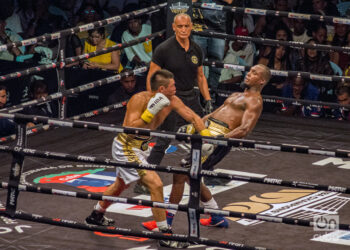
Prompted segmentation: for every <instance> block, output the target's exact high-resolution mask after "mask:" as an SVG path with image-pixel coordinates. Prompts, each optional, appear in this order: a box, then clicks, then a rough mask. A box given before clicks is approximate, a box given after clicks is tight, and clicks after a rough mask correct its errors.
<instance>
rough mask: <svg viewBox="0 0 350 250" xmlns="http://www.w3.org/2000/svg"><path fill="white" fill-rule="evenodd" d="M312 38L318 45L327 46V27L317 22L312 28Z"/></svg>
mask: <svg viewBox="0 0 350 250" xmlns="http://www.w3.org/2000/svg"><path fill="white" fill-rule="evenodd" d="M312 38H313V39H314V40H315V42H316V43H318V44H327V27H326V25H325V24H324V23H321V22H318V23H317V24H316V25H315V26H313V29H312Z"/></svg>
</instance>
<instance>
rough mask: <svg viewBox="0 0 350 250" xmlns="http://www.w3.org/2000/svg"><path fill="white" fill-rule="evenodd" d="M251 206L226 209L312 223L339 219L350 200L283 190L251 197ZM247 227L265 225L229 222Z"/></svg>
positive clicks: (322, 193)
mask: <svg viewBox="0 0 350 250" xmlns="http://www.w3.org/2000/svg"><path fill="white" fill-rule="evenodd" d="M249 200H250V201H247V202H234V203H230V204H228V205H227V206H226V207H224V208H223V209H224V210H229V211H234V212H245V213H254V214H259V215H269V216H276V217H291V218H296V219H304V220H312V219H314V217H315V216H324V215H336V214H337V213H338V210H339V209H341V208H342V207H343V206H345V205H346V204H347V203H348V202H349V200H350V198H348V197H343V196H341V195H340V194H338V193H334V192H326V191H319V192H318V191H316V190H303V189H282V190H280V191H277V192H270V193H264V194H260V195H253V196H251V197H249ZM229 219H230V220H232V221H236V222H237V223H240V224H242V225H245V226H251V225H257V224H260V223H263V221H256V220H250V219H240V218H229Z"/></svg>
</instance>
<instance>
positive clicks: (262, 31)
mask: <svg viewBox="0 0 350 250" xmlns="http://www.w3.org/2000/svg"><path fill="white" fill-rule="evenodd" d="M274 10H276V11H289V8H288V1H287V0H275V1H274ZM282 23H283V24H284V25H286V26H287V27H288V28H291V27H292V21H291V19H289V18H288V17H278V16H276V17H274V16H265V15H263V16H260V17H259V19H258V20H257V22H256V25H255V30H254V32H253V35H254V36H261V37H266V38H273V37H275V34H276V33H275V30H276V27H277V25H280V24H282Z"/></svg>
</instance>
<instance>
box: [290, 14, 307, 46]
mask: <svg viewBox="0 0 350 250" xmlns="http://www.w3.org/2000/svg"><path fill="white" fill-rule="evenodd" d="M292 31H293V41H294V42H301V43H306V42H307V41H309V40H310V38H311V37H310V36H308V34H307V29H306V28H305V20H302V19H297V18H295V19H293V28H292Z"/></svg>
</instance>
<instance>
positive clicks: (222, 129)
mask: <svg viewBox="0 0 350 250" xmlns="http://www.w3.org/2000/svg"><path fill="white" fill-rule="evenodd" d="M206 127H207V129H209V131H210V133H211V134H212V135H213V137H215V136H218V135H225V134H227V133H229V132H230V131H231V130H230V129H229V126H228V125H227V124H226V123H225V122H222V121H219V120H217V119H215V118H212V117H210V118H208V120H207V121H206ZM230 150H231V147H226V146H222V145H215V148H214V150H213V152H212V153H211V154H210V155H207V156H202V157H201V163H202V169H203V170H213V169H214V166H215V165H216V164H217V163H219V162H220V161H221V160H222V159H223V158H224V157H225V156H226V155H227V154H228V152H230ZM191 160H192V157H191V155H189V156H188V157H187V158H186V159H183V160H182V161H181V166H183V167H186V168H190V167H191V164H192V163H191Z"/></svg>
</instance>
